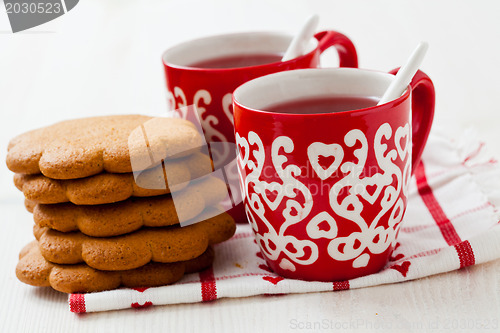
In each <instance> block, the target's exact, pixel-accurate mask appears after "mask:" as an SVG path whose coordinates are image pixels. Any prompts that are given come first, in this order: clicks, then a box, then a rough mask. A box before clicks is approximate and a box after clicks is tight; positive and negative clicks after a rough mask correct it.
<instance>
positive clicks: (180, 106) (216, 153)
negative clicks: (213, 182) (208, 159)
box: [167, 86, 234, 161]
mask: <svg viewBox="0 0 500 333" xmlns="http://www.w3.org/2000/svg"><path fill="white" fill-rule="evenodd" d="M232 97H233V95H232V94H231V93H227V94H225V95H224V96H223V97H222V100H221V101H220V103H221V106H222V111H223V113H224V115H225V117H226V118H227V120H226V119H219V118H218V117H217V116H216V115H214V114H207V107H208V106H209V105H211V104H212V102H213V101H212V95H211V94H210V92H209V91H208V90H206V89H200V90H198V91H197V92H196V93H195V94H194V97H193V100H192V101H190V102H191V103H189V104H188V101H187V98H186V94H185V93H184V91H183V90H182V89H181V88H179V87H177V86H176V87H174V89H173V91H170V90H168V92H167V102H168V105H169V107H170V109H171V110H178V111H179V113H180V116H181V118H183V119H186V118H188V114H187V113H188V106H190V105H193V106H194V107H195V108H196V110H197V112H198V115H199V119H200V125H201V127H202V128H203V131H204V133H205V137H206V139H207V141H208V142H231V140H228V139H227V138H226V136H225V135H224V134H223V133H221V132H220V131H219V130H217V129H216V128H215V126H217V125H219V124H220V123H221V121H222V122H226V121H229V122H230V123H231V125H233V123H234V120H233V114H232V113H231V109H230V107H231V104H232ZM229 149H230V146H229V145H218V146H217V149H213V150H212V154H213V157H214V160H217V161H226V160H228V158H229V156H230V154H231V151H229Z"/></svg>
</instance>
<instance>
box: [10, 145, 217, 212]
mask: <svg viewBox="0 0 500 333" xmlns="http://www.w3.org/2000/svg"><path fill="white" fill-rule="evenodd" d="M166 168H167V170H168V181H165V178H166V177H165V175H167V173H166V172H165V171H164V168H163V166H162V165H160V166H158V167H155V168H153V169H148V170H144V171H143V172H141V173H140V174H139V175H138V177H137V179H134V174H133V173H122V174H119V173H100V174H97V175H94V176H90V177H87V178H80V179H68V180H59V179H52V178H48V177H45V176H43V175H22V174H15V175H14V184H15V185H16V187H17V188H18V189H19V190H20V191H22V192H23V193H24V196H25V197H26V199H28V200H30V201H33V202H35V203H42V204H55V203H62V202H72V203H74V204H77V205H101V204H107V203H113V202H118V201H123V200H126V199H128V198H130V197H132V196H135V197H151V196H156V195H162V194H167V193H170V192H173V191H178V190H181V189H183V188H185V187H186V186H188V184H189V180H191V179H196V178H199V177H201V176H203V175H207V174H209V173H211V172H212V169H211V168H212V164H211V161H210V158H209V157H208V156H207V155H204V154H202V153H195V154H192V155H191V156H189V157H187V158H185V159H178V160H176V161H175V162H173V161H172V162H168V163H167V166H166Z"/></svg>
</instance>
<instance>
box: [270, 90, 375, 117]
mask: <svg viewBox="0 0 500 333" xmlns="http://www.w3.org/2000/svg"><path fill="white" fill-rule="evenodd" d="M378 101H379V99H378V98H377V97H372V96H346V95H344V96H325V97H310V98H304V99H298V100H291V101H287V102H284V103H279V104H274V105H270V106H268V107H266V108H264V110H266V111H271V112H277V113H294V114H316V113H333V112H341V111H349V110H358V109H364V108H369V107H372V106H375V105H377V103H378Z"/></svg>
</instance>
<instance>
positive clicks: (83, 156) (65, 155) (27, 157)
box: [7, 115, 202, 179]
mask: <svg viewBox="0 0 500 333" xmlns="http://www.w3.org/2000/svg"><path fill="white" fill-rule="evenodd" d="M201 145H202V138H201V135H200V134H199V133H198V131H197V130H196V128H195V126H194V125H193V124H192V123H190V122H188V121H186V120H183V119H175V118H151V117H147V116H141V115H121V116H104V117H91V118H82V119H74V120H68V121H63V122H60V123H56V124H54V125H52V126H47V127H43V128H40V129H36V130H33V131H30V132H27V133H24V134H21V135H19V136H17V137H15V138H14V139H12V140H11V141H10V143H9V146H8V154H7V166H8V168H9V169H10V170H12V171H14V172H16V173H22V174H39V173H42V174H43V175H45V176H46V177H49V178H53V179H75V178H84V177H88V176H92V175H96V174H98V173H101V172H109V173H126V172H132V171H133V170H143V169H148V168H151V167H153V166H155V165H157V164H159V163H161V160H162V159H165V158H171V157H176V158H179V157H183V156H188V155H189V154H191V153H192V152H193V150H196V149H198V148H199V147H200V146H201ZM131 160H133V161H134V168H132V165H131Z"/></svg>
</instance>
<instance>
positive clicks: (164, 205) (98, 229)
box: [25, 176, 227, 237]
mask: <svg viewBox="0 0 500 333" xmlns="http://www.w3.org/2000/svg"><path fill="white" fill-rule="evenodd" d="M226 196H227V187H226V184H225V183H224V182H223V181H221V180H219V179H217V178H214V177H211V176H208V177H203V178H202V179H200V180H199V181H194V182H192V183H190V184H189V186H188V187H187V188H185V189H183V190H182V191H179V192H177V193H176V194H175V204H174V199H172V196H170V195H162V196H158V197H152V198H130V199H128V200H125V201H121V202H117V203H113V204H106V205H97V206H78V205H74V204H72V203H61V204H53V205H44V204H37V203H32V202H30V201H26V202H25V204H26V208H27V209H28V210H31V212H33V218H34V220H35V223H36V224H38V225H39V226H40V227H48V228H50V229H55V230H58V231H61V232H70V231H80V232H82V233H83V234H85V235H88V236H92V237H110V236H117V235H123V234H126V233H129V232H132V231H135V230H137V229H139V228H141V227H143V226H146V227H165V226H169V225H175V224H178V223H179V221H183V222H184V221H187V220H190V219H192V218H194V217H196V216H197V215H199V214H200V213H201V212H202V211H203V210H204V209H205V208H206V207H210V206H214V205H217V204H219V202H221V201H222V200H224V199H225V198H226Z"/></svg>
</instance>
